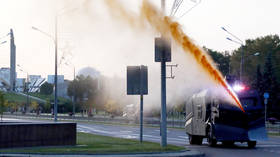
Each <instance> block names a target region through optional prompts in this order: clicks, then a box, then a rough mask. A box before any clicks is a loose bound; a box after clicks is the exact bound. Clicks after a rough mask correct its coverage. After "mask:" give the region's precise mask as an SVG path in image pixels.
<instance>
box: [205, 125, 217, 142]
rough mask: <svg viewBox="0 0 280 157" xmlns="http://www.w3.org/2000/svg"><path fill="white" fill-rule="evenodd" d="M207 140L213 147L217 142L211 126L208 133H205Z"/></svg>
mask: <svg viewBox="0 0 280 157" xmlns="http://www.w3.org/2000/svg"><path fill="white" fill-rule="evenodd" d="M207 142H208V145H209V146H210V147H214V146H216V144H217V140H216V139H214V137H213V130H212V127H210V128H209V131H208V135H207Z"/></svg>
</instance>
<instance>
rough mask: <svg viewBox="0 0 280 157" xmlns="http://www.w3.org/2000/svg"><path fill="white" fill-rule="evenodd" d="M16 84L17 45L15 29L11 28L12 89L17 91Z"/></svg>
mask: <svg viewBox="0 0 280 157" xmlns="http://www.w3.org/2000/svg"><path fill="white" fill-rule="evenodd" d="M15 86H16V45H15V41H14V33H13V29H10V91H13V92H14V91H15Z"/></svg>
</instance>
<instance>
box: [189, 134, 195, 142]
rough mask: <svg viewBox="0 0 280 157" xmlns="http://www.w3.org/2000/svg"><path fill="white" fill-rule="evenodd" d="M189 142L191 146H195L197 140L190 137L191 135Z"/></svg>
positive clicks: (192, 136)
mask: <svg viewBox="0 0 280 157" xmlns="http://www.w3.org/2000/svg"><path fill="white" fill-rule="evenodd" d="M189 142H190V144H195V142H196V140H195V136H194V135H190V134H189Z"/></svg>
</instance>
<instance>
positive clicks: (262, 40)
mask: <svg viewBox="0 0 280 157" xmlns="http://www.w3.org/2000/svg"><path fill="white" fill-rule="evenodd" d="M204 49H205V50H206V51H207V52H208V53H209V55H210V56H211V57H212V58H213V60H214V62H215V63H216V65H217V67H218V69H219V70H220V71H221V73H222V74H223V75H224V76H226V75H235V76H238V77H239V74H240V62H241V55H242V51H243V56H244V57H243V70H242V82H243V83H245V84H246V85H249V86H250V88H252V89H255V90H258V92H259V94H260V95H261V97H262V96H263V94H264V92H268V93H269V94H270V99H269V101H268V116H269V117H277V118H278V119H280V114H279V111H280V103H279V100H280V39H279V36H278V35H268V36H263V37H258V38H256V39H248V40H246V41H245V44H244V45H243V46H240V47H239V48H238V49H236V50H234V51H233V52H232V53H229V52H227V51H225V52H218V51H215V50H211V49H207V48H205V47H204Z"/></svg>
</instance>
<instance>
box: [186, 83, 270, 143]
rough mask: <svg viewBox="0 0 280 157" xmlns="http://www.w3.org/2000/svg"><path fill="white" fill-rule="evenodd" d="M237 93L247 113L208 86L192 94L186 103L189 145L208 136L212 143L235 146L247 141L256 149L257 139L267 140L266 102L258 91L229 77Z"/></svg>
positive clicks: (200, 141)
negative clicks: (236, 143)
mask: <svg viewBox="0 0 280 157" xmlns="http://www.w3.org/2000/svg"><path fill="white" fill-rule="evenodd" d="M228 83H229V84H231V86H232V88H233V89H234V91H236V95H237V96H238V98H239V100H240V102H241V104H242V107H243V108H244V110H245V112H243V111H242V110H241V109H240V108H238V107H237V106H235V105H232V104H230V103H229V102H227V101H225V100H224V99H222V98H221V96H218V95H216V94H215V93H214V92H212V91H211V90H210V89H205V90H202V91H200V92H199V93H196V94H194V95H192V97H191V98H190V99H189V100H188V101H187V102H186V123H185V129H186V133H187V134H188V136H189V142H190V144H198V145H201V144H202V141H203V138H207V142H208V145H209V146H215V145H216V144H217V142H222V144H224V145H233V144H234V142H241V143H243V142H247V144H248V147H250V148H254V147H255V146H256V144H257V141H258V140H265V139H267V135H266V130H265V117H264V116H265V113H264V105H263V103H262V102H261V99H260V96H259V94H258V92H257V91H256V90H250V89H249V88H248V87H246V86H244V85H242V84H240V83H236V81H233V80H228Z"/></svg>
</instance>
